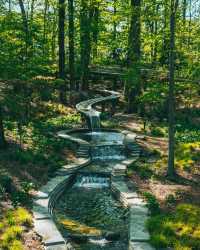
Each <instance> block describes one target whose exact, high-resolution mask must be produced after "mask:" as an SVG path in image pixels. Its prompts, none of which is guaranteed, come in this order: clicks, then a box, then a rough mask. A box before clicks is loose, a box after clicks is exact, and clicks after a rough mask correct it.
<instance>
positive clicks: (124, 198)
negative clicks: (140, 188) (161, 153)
mask: <svg viewBox="0 0 200 250" xmlns="http://www.w3.org/2000/svg"><path fill="white" fill-rule="evenodd" d="M138 157H139V156H138ZM136 160H137V159H136V158H135V157H134V158H128V159H126V160H124V161H123V162H121V163H119V164H116V166H115V167H114V169H113V172H112V177H111V191H112V193H113V194H114V196H115V197H116V198H117V199H118V200H119V201H120V202H121V203H122V204H123V206H126V207H128V208H129V216H130V217H129V218H130V219H129V230H128V233H129V235H128V236H129V245H128V249H129V250H154V248H153V247H152V246H151V245H150V244H149V240H150V235H149V232H148V230H147V229H146V222H147V220H148V218H149V210H148V208H147V206H146V202H145V201H144V200H143V199H142V198H141V197H139V195H138V193H137V191H136V189H134V190H130V189H129V188H128V186H127V183H126V179H125V177H124V175H123V173H124V171H126V170H127V167H128V166H129V165H130V164H132V163H133V162H135V161H136ZM120 165H121V166H120ZM116 170H118V171H119V174H118V175H117V177H116V175H115V171H116ZM119 177H120V178H119Z"/></svg>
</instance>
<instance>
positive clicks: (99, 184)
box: [75, 175, 110, 188]
mask: <svg viewBox="0 0 200 250" xmlns="http://www.w3.org/2000/svg"><path fill="white" fill-rule="evenodd" d="M109 182H110V180H109V178H108V177H102V176H94V175H89V176H79V177H78V179H77V182H76V183H75V186H76V187H85V188H103V187H109Z"/></svg>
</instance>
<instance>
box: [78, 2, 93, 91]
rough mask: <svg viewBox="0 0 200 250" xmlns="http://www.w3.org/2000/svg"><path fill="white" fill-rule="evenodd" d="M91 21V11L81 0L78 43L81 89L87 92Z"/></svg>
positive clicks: (86, 3)
mask: <svg viewBox="0 0 200 250" xmlns="http://www.w3.org/2000/svg"><path fill="white" fill-rule="evenodd" d="M91 20H92V10H91V8H90V6H89V5H88V1H87V0H81V15H80V42H81V89H82V90H83V91H88V90H89V82H88V80H89V63H90V53H91V38H90V31H91Z"/></svg>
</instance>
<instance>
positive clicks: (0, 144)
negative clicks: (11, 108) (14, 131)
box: [0, 106, 6, 149]
mask: <svg viewBox="0 0 200 250" xmlns="http://www.w3.org/2000/svg"><path fill="white" fill-rule="evenodd" d="M5 147H6V139H5V135H4V126H3V117H2V108H1V106H0V148H1V149H4V148H5Z"/></svg>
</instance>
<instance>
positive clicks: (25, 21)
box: [19, 0, 29, 59]
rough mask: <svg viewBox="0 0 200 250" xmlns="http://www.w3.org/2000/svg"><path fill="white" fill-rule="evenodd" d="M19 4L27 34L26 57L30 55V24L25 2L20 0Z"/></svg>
mask: <svg viewBox="0 0 200 250" xmlns="http://www.w3.org/2000/svg"><path fill="white" fill-rule="evenodd" d="M19 6H20V10H21V16H22V23H23V30H24V34H25V43H26V47H25V54H26V59H27V57H28V47H29V25H28V17H27V15H26V11H25V7H24V2H23V0H19Z"/></svg>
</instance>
